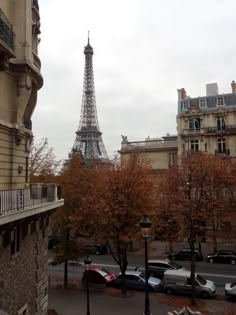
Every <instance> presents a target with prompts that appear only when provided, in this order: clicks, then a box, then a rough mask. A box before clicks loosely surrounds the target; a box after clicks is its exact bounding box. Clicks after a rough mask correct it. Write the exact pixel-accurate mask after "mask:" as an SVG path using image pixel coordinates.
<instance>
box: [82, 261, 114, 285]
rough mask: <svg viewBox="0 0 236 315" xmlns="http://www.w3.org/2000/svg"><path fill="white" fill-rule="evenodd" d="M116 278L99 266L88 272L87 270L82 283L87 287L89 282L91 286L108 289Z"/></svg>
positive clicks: (92, 267)
mask: <svg viewBox="0 0 236 315" xmlns="http://www.w3.org/2000/svg"><path fill="white" fill-rule="evenodd" d="M115 278H116V276H115V275H114V274H113V273H111V272H109V271H107V270H106V269H104V268H102V267H99V266H90V267H89V269H88V270H85V272H84V274H83V277H82V283H83V285H84V286H85V285H86V282H87V281H88V283H89V285H90V286H94V287H106V286H109V285H110V283H111V281H113V280H114V279H115Z"/></svg>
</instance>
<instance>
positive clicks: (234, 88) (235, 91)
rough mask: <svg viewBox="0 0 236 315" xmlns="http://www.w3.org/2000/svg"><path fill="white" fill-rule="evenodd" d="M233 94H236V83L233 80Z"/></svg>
mask: <svg viewBox="0 0 236 315" xmlns="http://www.w3.org/2000/svg"><path fill="white" fill-rule="evenodd" d="M231 87H232V93H236V82H235V81H234V80H233V81H232V83H231Z"/></svg>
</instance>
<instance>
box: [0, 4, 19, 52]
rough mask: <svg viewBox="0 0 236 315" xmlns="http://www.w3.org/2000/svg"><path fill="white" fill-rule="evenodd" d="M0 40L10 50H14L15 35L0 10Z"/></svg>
mask: <svg viewBox="0 0 236 315" xmlns="http://www.w3.org/2000/svg"><path fill="white" fill-rule="evenodd" d="M0 40H2V41H3V42H4V43H5V44H6V45H7V46H8V47H9V48H10V49H11V50H14V49H15V34H14V32H13V31H12V25H11V24H10V22H9V21H8V19H7V18H6V16H5V14H4V13H3V11H2V10H1V9H0Z"/></svg>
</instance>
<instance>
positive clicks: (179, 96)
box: [177, 88, 187, 100]
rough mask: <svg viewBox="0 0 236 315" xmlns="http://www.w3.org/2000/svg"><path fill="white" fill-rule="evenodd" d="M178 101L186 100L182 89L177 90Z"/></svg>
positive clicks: (185, 94)
mask: <svg viewBox="0 0 236 315" xmlns="http://www.w3.org/2000/svg"><path fill="white" fill-rule="evenodd" d="M177 91H178V98H179V100H184V99H186V98H187V93H186V91H185V89H184V88H182V89H179V90H177Z"/></svg>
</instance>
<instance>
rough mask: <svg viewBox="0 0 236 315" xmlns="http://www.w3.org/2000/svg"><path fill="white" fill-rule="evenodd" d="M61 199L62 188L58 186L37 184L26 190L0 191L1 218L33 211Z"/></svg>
mask: <svg viewBox="0 0 236 315" xmlns="http://www.w3.org/2000/svg"><path fill="white" fill-rule="evenodd" d="M61 199H62V194H61V186H58V185H56V184H47V185H42V184H35V185H32V186H31V187H30V188H25V189H14V190H0V218H1V216H2V215H7V214H12V213H15V212H18V211H23V210H27V209H31V208H34V207H38V206H40V205H45V204H49V203H52V202H56V201H58V200H61Z"/></svg>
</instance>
